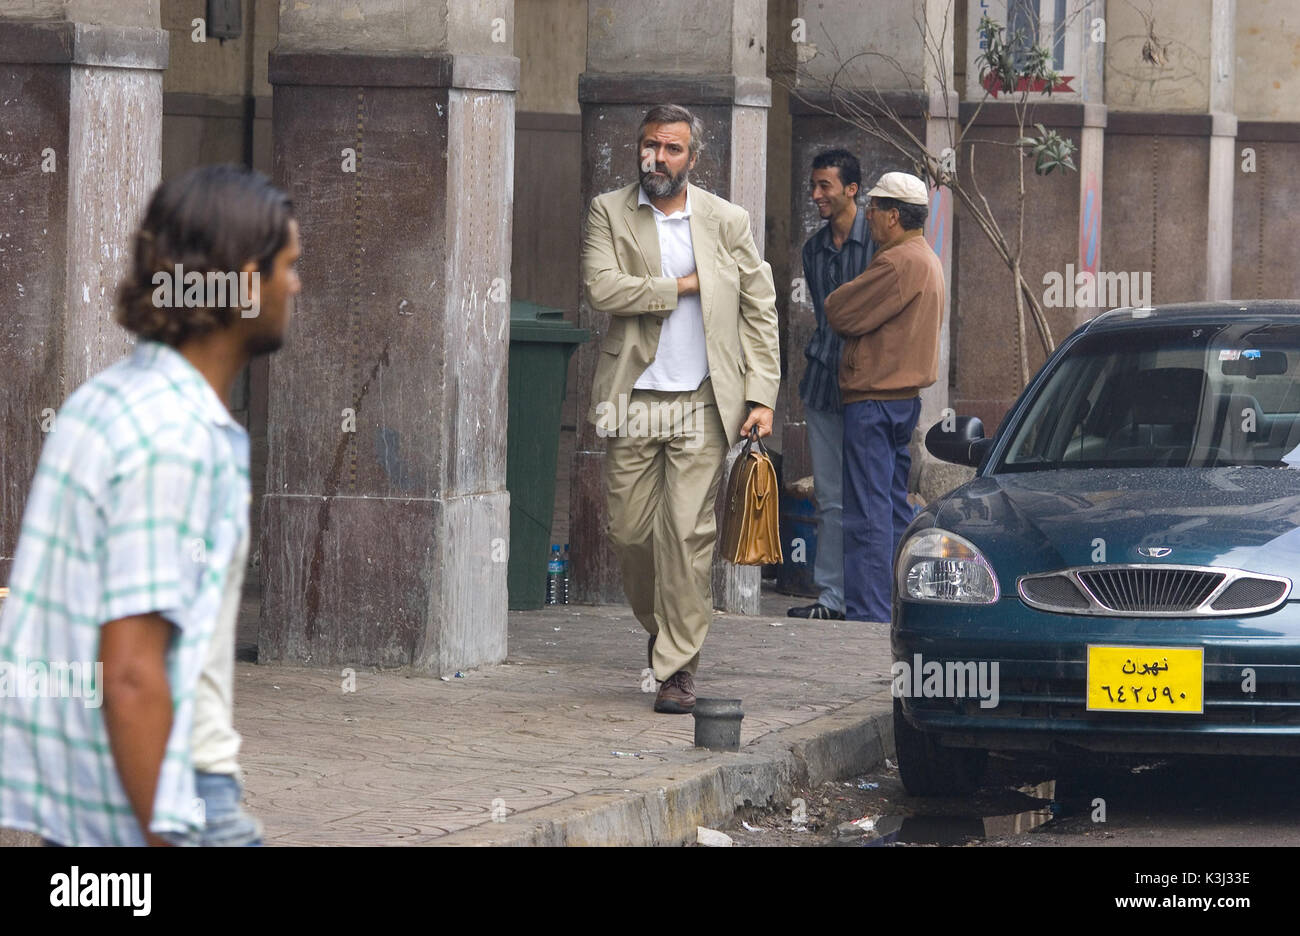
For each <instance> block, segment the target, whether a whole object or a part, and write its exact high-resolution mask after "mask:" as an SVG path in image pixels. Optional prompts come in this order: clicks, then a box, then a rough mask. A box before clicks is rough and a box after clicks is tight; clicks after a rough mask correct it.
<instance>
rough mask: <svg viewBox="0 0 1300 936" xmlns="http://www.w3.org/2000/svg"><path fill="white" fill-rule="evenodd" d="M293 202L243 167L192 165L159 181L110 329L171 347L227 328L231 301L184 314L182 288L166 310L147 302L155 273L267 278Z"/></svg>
mask: <svg viewBox="0 0 1300 936" xmlns="http://www.w3.org/2000/svg"><path fill="white" fill-rule="evenodd" d="M293 213H294V212H293V202H292V201H290V200H289V196H288V195H286V194H285V193H284V192H283V191H281V190H280V189H278V188H276V187H275V186H274V185H272V184H271V182H270V180H269V179H267V177H266V176H264V175H262V173H260V172H255V171H253V170H252V169H247V168H245V167H243V166H228V165H227V166H200V167H199V168H197V169H191V170H190V171H189V172H186V173H185V174H184V175H181V176H178V177H177V178H175V179H171V180H169V181H167V182H164V183H163V184H162V185H160V186H159V187H158V189H157V190H156V191H155V192H154V193H153V197H152V198H150V200H149V208H148V210H147V211H146V212H145V218H144V221H143V222H141V224H140V229H139V231H137V232H136V235H135V241H134V251H133V258H132V261H131V265H130V267H129V268H128V270H127V273H126V276H125V277H123V279H122V282H121V284H120V285H119V286H118V289H117V308H116V312H115V318H116V320H117V323H118V324H119V325H121V326H122V327H123V328H125V329H127V330H128V331H130V332H132V333H134V334H135V335H136V336H137V337H138V338H140V339H144V340H149V341H161V342H163V343H164V344H168V345H171V346H172V347H173V348H176V347H180V346H181V345H182V344H184V343H185V342H186V341H189V340H190V339H192V338H198V337H201V336H203V335H205V334H208V333H209V332H213V331H216V330H218V329H222V328H226V327H228V326H229V325H230V324H231V322H232V321H233V320H235V319H237V318H238V312H237V310H238V308H239V307H238V305H237V304H236V300H235V298H234V297H229V298H230V301H229V302H228V303H227V304H225V305H223V306H215V305H214V306H200V307H197V308H187V307H184V306H182V305H181V304H180V301H179V297H180V294H181V291H182V285H181V284H180V283H175V284H174V286H173V289H174V292H175V296H176V299H175V300H174V304H172V305H163V304H160V303H158V302H157V301H155V298H154V297H155V294H156V292H157V289H158V286H157V283H156V281H155V277H156V275H157V274H159V273H164V274H166V275H168V276H171V275H172V274H173V271H174V270H175V269H176V267H177V266H179V267H181V269H182V270H183V271H184V272H185V274H186V275H188V274H189V273H191V272H197V273H200V274H202V275H203V277H204V279H205V280H208V279H209V278H210V277H209V274H215V275H216V276H219V277H224V276H228V274H229V273H232V272H233V273H238V272H239V271H240V270H242V269H243V267H244V265H245V264H247V263H248V262H249V261H253V262H254V263H256V264H257V269H258V272H259V275H263V276H264V275H267V274H269V273H270V272H271V266H272V263H273V261H274V259H275V255H276V254H277V253H279V252H280V250H282V249H283V248H284V246H285V244H286V243H288V240H289V221H290V220H291V219H292V218H293Z"/></svg>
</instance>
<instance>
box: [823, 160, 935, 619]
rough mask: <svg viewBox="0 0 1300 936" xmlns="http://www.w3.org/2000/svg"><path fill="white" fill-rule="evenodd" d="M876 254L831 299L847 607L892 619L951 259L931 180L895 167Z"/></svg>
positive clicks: (878, 224)
mask: <svg viewBox="0 0 1300 936" xmlns="http://www.w3.org/2000/svg"><path fill="white" fill-rule="evenodd" d="M867 197H868V198H870V199H871V203H870V206H869V207H868V208H867V223H868V224H869V225H870V227H871V239H872V240H874V241H875V242H876V254H875V256H874V257H873V258H872V260H871V263H870V264H868V265H867V268H866V270H865V271H863V273H862V275H861V276H859V277H857V278H855V279H853V280H850V281H849V282H847V283H845V284H844V285H843V286H841V287H840V288H839V289H837V290H835V291H834V292H833V293H831V294H830V295H829V296H827V297H826V320H827V321H828V322H830V325H831V328H833V329H835V330H836V331H837V332H839V333H840V334H841V335H842V336H843V337H844V356H843V358H842V360H841V362H840V394H841V396H842V397H843V400H844V604H845V612H844V613H845V616H846V617H847V618H848V619H849V620H853V621H888V620H889V619H890V597H891V596H890V588H891V587H892V584H893V578H894V576H893V562H894V553H895V552H897V550H898V541H899V539H900V538H901V537H902V535H903V530H904V529H906V527H907V525H908V524H909V523H911V522H912V516H913V513H914V511H913V510H912V506H911V505H910V504H909V503H908V502H907V475H908V471H909V470H910V469H911V467H912V456H911V453H910V452H909V451H908V444H909V443H910V442H911V440H912V430H913V429H914V428H916V420H917V418H918V417H919V416H920V415H921V396H920V394H921V390H922V389H924V388H925V387H928V386H930V385H931V384H932V383H934V382H935V381H936V380H938V379H939V337H940V330H941V329H942V327H943V305H944V282H943V264H942V263H940V262H939V258H938V257H937V256H936V255H935V253H934V251H933V250H932V249H931V248H930V245H929V243H928V242H927V241H926V239H925V238H924V237H922V236H921V233H922V230H923V228H924V226H925V219H926V216H927V215H928V214H929V211H930V209H929V204H930V193H929V190H928V189H927V188H926V186H925V183H924V182H923V181H921V180H920V179H918V178H917V177H916V176H914V175H908V174H907V173H905V172H886V173H885V174H884V175H882V176H881V177H880V181H879V182H877V183H876V185H875V187H874V188H873V189H872V190H871V191H869V192H867Z"/></svg>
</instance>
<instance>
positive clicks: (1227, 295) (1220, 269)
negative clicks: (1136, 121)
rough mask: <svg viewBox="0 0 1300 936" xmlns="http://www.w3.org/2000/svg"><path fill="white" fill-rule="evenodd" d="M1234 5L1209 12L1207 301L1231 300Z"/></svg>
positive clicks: (1225, 1) (1228, 1)
mask: <svg viewBox="0 0 1300 936" xmlns="http://www.w3.org/2000/svg"><path fill="white" fill-rule="evenodd" d="M1236 19H1237V0H1214V3H1213V5H1212V6H1211V8H1210V172H1209V176H1210V177H1209V179H1208V186H1209V197H1208V204H1207V206H1206V208H1207V211H1206V215H1207V217H1206V225H1205V233H1206V236H1205V298H1206V299H1231V298H1232V206H1233V183H1234V182H1235V181H1236V178H1237V158H1236V149H1237V114H1236V112H1235V101H1234V95H1233V85H1234V80H1233V76H1234V73H1235V71H1236V65H1235V60H1236V52H1235V50H1236V22H1235V21H1236Z"/></svg>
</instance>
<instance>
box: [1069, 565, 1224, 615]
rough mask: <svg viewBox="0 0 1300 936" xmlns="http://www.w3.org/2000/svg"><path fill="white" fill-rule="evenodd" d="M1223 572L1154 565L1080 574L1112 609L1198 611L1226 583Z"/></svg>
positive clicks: (1101, 602) (1120, 610) (1097, 597)
mask: <svg viewBox="0 0 1300 936" xmlns="http://www.w3.org/2000/svg"><path fill="white" fill-rule="evenodd" d="M1223 579H1224V575H1223V573H1221V572H1196V571H1193V570H1190V569H1162V568H1158V567H1154V566H1147V567H1145V568H1130V569H1104V570H1101V571H1087V572H1080V573H1079V581H1080V582H1082V583H1083V586H1084V587H1085V588H1087V589H1088V591H1090V592H1092V594H1093V596H1094V597H1095V598H1096V599H1097V601H1098V602H1099V603H1100V604H1101V605H1102V606H1103V607H1106V608H1110V609H1111V610H1112V611H1119V612H1121V613H1129V612H1133V611H1139V612H1142V611H1165V612H1189V611H1194V610H1195V609H1196V608H1197V607H1198V606H1199V605H1200V604H1201V603H1202V602H1203V601H1205V599H1206V598H1208V597H1209V596H1210V593H1211V592H1213V591H1214V590H1215V588H1217V587H1218V586H1219V585H1220V583H1222V582H1223Z"/></svg>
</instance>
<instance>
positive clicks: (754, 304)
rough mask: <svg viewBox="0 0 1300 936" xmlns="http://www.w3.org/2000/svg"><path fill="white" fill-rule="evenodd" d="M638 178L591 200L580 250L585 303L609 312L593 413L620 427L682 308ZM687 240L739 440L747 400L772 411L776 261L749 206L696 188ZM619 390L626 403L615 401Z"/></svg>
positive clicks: (723, 406) (723, 401) (720, 389)
mask: <svg viewBox="0 0 1300 936" xmlns="http://www.w3.org/2000/svg"><path fill="white" fill-rule="evenodd" d="M639 187H640V183H639V182H634V183H633V184H631V185H628V186H625V187H624V188H621V189H617V190H615V191H613V192H606V193H605V194H604V195H599V196H597V197H596V198H594V199H592V201H591V208H590V209H589V210H588V212H587V229H586V236H585V239H584V241H583V248H582V284H583V289H584V291H585V294H586V297H587V303H588V304H589V305H590V306H591V307H592V308H593V309H595V310H597V311H600V312H607V313H609V315H610V320H609V330H608V333H607V334H606V335H605V336H604V338H603V340H602V341H601V345H600V352H601V353H600V360H599V362H598V363H597V365H596V377H595V381H594V384H593V386H592V393H591V401H592V403H591V409H590V411H589V412H588V414H587V418H588V419H589V420H590V421H591V422H593V423H595V424H596V429H597V432H598V433H600V434H601V435H614V434H617V432H618V431H619V429H620V428H621V424H622V421H623V420H624V419H625V418H626V412H627V403H626V399H627V397H628V396H630V395H631V393H632V385H633V384H635V383H636V381H637V378H638V377H640V376H641V374H642V372H643V371H644V370H645V369H646V368H647V367H649V366H650V363H651V362H652V361H653V360H654V358H655V352H656V351H657V349H658V347H659V333H660V331H661V329H662V325H663V319H665V318H666V317H667V316H668V315H669V314H670V313H671V312H672V311H673V309H675V308H676V307H677V280H676V279H675V278H673V277H671V276H663V275H661V271H662V269H663V268H662V266H661V263H660V256H659V233H658V230H657V228H656V226H655V219H654V212H653V210H652V209H651V207H650V206H649V205H644V206H640V207H638V205H637V190H638V188H639ZM690 200H691V215H690V225H691V245H692V247H693V249H694V251H695V269H696V273H697V274H698V275H699V278H700V306H701V308H702V310H703V313H704V339H705V343H706V345H707V348H706V351H707V354H708V358H709V374H710V376H711V377H712V378H713V393H714V396H715V398H716V399H717V401H718V415H719V416H721V417H722V425H723V426H724V427H725V428H726V431H727V436H728V440H729V441H731V442H734V441H735V440H737V439H738V438H740V426H741V424H742V423H743V422H744V421H745V417H746V415H747V406H746V401H748V402H751V403H758V404H762V405H763V406H769V407H772V408H773V409H775V408H776V394H777V388H778V387H779V386H780V383H781V358H780V350H779V344H778V330H777V329H778V326H777V317H776V289H775V287H774V286H773V284H772V268H771V267H770V266H769V265H768V264H767V263H766V262H765V261H764V260H763V259H762V257H760V256H759V255H758V247H757V245H756V244H755V243H754V237H753V235H752V234H751V233H750V230H749V212H747V211H746V210H745V209H744V208H741V207H740V206H739V205H733V204H732V203H731V202H729V201H726V200H725V199H722V198H719V197H717V196H716V195H712V194H710V193H708V192H706V191H704V190H703V189H701V188H697V187H696V186H694V185H691V186H690ZM620 395H623V399H624V401H625V402H624V403H623V405H622V406H619V398H620Z"/></svg>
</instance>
